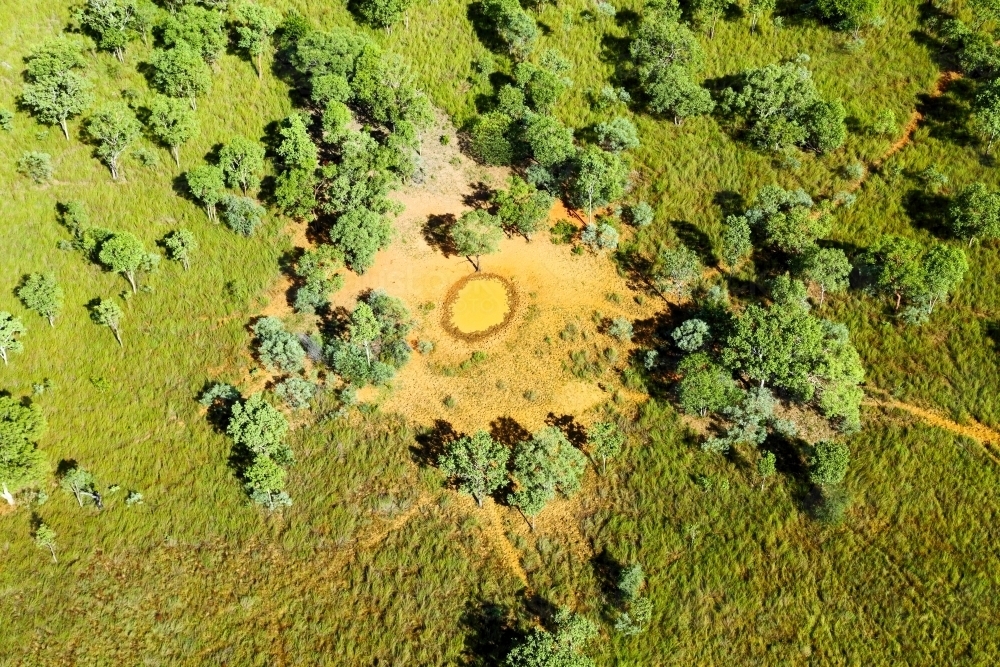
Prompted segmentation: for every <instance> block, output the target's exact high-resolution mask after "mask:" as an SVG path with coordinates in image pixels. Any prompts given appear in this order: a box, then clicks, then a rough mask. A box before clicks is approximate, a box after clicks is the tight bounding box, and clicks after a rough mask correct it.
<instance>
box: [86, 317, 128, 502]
mask: <svg viewBox="0 0 1000 667" xmlns="http://www.w3.org/2000/svg"><path fill="white" fill-rule="evenodd" d="M111 333H113V334H114V335H115V340H116V341H118V347H122V348H123V347H125V345H124V343H122V335H121V334H120V333H118V327H111ZM77 500H79V497H78V498H77ZM80 507H83V503H80Z"/></svg>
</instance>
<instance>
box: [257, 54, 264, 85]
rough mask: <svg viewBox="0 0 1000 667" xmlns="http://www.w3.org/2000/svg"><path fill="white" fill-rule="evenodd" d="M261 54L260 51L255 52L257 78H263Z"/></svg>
mask: <svg viewBox="0 0 1000 667" xmlns="http://www.w3.org/2000/svg"><path fill="white" fill-rule="evenodd" d="M261 55H262V54H260V53H258V54H257V80H261V79H263V78H264V65H263V64H261Z"/></svg>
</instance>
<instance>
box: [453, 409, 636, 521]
mask: <svg viewBox="0 0 1000 667" xmlns="http://www.w3.org/2000/svg"><path fill="white" fill-rule="evenodd" d="M624 443H625V436H624V434H623V433H622V432H621V431H620V430H619V429H618V427H617V426H615V425H614V424H613V423H611V422H599V423H597V424H595V425H594V426H592V427H591V428H590V429H589V431H588V445H589V449H590V454H591V457H592V459H593V460H595V461H596V460H597V459H598V458H600V459H601V461H602V465H603V466H604V467H605V468H606V466H607V459H609V458H613V457H615V456H617V455H618V454H619V453H620V452H621V449H622V447H623V445H624ZM438 465H439V466H440V467H441V470H443V471H444V472H445V473H446V474H447V475H448V476H449V477H451V478H452V479H453V480H454V482H455V484H456V486H457V488H458V490H459V491H461V492H462V493H467V494H469V495H471V496H472V497H473V498H475V499H476V502H477V503H479V506H480V507H482V504H483V501H484V500H485V499H486V498H487V497H488V496H491V495H493V494H495V493H498V492H500V491H502V490H504V489H507V488H510V491H509V492H508V493H507V494H506V497H505V499H506V501H507V502H508V503H510V505H511V506H513V507H516V508H517V509H518V510H519V511H520V512H521V514H522V515H523V516H524V518H525V520H526V521H527V522H528V524H529V525H530V526H531V528H532V530H534V518H535V517H536V516H538V513H539V512H541V511H542V510H543V509H544V508H545V506H546V505H547V504H548V503H549V502H551V501H552V500H553V499H555V497H556V495H562V496H564V497H570V496H572V495H573V494H575V493H576V492H577V491H579V489H580V483H581V480H582V478H583V473H584V471H585V470H586V467H587V457H586V455H585V454H584V453H583V452H582V451H580V450H579V449H577V448H576V447H574V446H573V444H572V443H570V441H569V440H568V439H567V438H566V436H565V435H564V434H563V432H562V431H560V430H559V429H558V428H556V427H555V426H548V427H545V428H543V429H541V430H540V431H538V432H537V433H535V434H534V435H532V436H531V438H529V439H528V440H523V441H521V442H519V443H517V444H516V445H515V446H514V448H513V451H511V450H510V449H509V448H507V447H506V446H504V445H503V444H501V443H499V442H497V441H496V440H495V439H494V438H493V437H492V436H491V435H490V434H489V433H487V432H486V431H478V432H477V433H475V434H474V435H471V436H463V437H461V438H458V439H456V440H453V441H451V442H449V443H448V444H447V445H446V446H445V450H444V452H443V453H442V454H441V457H440V459H439V460H438Z"/></svg>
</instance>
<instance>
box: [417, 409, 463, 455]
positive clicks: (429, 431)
mask: <svg viewBox="0 0 1000 667" xmlns="http://www.w3.org/2000/svg"><path fill="white" fill-rule="evenodd" d="M459 437H461V436H460V434H459V433H458V431H456V430H455V427H454V426H452V425H451V423H450V422H447V421H445V420H443V419H435V420H434V425H433V426H431V427H430V428H425V429H423V430H422V431H421V432H419V433H417V435H416V438H415V440H416V443H417V444H416V445H414V446H412V447H410V454H411V456H412V458H413V461H414V463H416V464H417V465H422V466H436V465H437V462H438V459H439V458H440V457H441V454H443V453H444V450H445V447H446V446H447V445H448V444H449V443H452V442H454V441H455V440H458V439H459Z"/></svg>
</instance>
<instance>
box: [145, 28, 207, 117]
mask: <svg viewBox="0 0 1000 667" xmlns="http://www.w3.org/2000/svg"><path fill="white" fill-rule="evenodd" d="M149 64H150V65H151V66H152V75H151V79H152V83H153V86H154V87H155V88H156V89H157V90H159V91H160V92H161V93H163V94H164V95H169V96H170V97H176V98H178V99H186V100H188V102H189V103H190V104H191V109H197V108H198V98H199V97H202V96H204V95H207V94H208V91H209V90H210V89H211V88H212V71H211V69H210V68H209V66H208V65H207V64H206V63H205V60H204V59H203V58H202V57H201V53H199V52H198V51H197V50H196V49H195V48H194V47H192V46H190V45H189V44H188V43H187V42H180V43H178V44H177V46H175V47H173V48H170V49H166V50H157V51H154V52H153V55H152V57H151V58H150V63H149Z"/></svg>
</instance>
